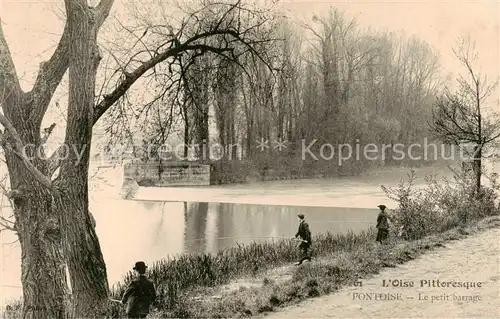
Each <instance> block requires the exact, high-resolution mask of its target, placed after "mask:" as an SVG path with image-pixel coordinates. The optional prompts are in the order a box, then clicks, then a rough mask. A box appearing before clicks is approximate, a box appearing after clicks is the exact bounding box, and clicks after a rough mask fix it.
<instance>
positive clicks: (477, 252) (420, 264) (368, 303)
mask: <svg viewBox="0 0 500 319" xmlns="http://www.w3.org/2000/svg"><path fill="white" fill-rule="evenodd" d="M499 238H500V228H494V229H490V230H487V231H485V232H483V233H480V234H476V235H474V236H471V237H469V238H466V239H463V240H459V241H455V242H448V243H446V246H445V247H439V248H436V249H435V250H434V251H433V252H430V253H427V254H425V255H423V256H422V257H420V258H418V259H416V260H414V261H410V262H408V263H407V264H405V265H404V266H400V267H397V268H395V269H386V270H383V271H381V272H380V273H379V274H378V275H376V276H373V277H371V278H367V279H365V280H363V281H362V287H355V286H351V287H347V288H344V289H341V290H339V291H338V292H337V293H335V294H333V295H328V296H325V297H321V298H317V299H312V300H310V301H307V302H304V303H302V304H300V305H297V306H293V307H289V308H285V309H280V310H279V311H278V312H276V313H273V314H270V315H268V316H266V318H268V319H281V318H283V319H285V318H331V317H332V314H335V316H338V317H342V318H417V317H419V318H480V317H482V318H486V317H488V318H500V299H499V296H500V295H499V293H500V288H499V284H498V283H499V280H500V271H499V261H500V260H499V258H500V249H499V242H498V239H499ZM391 278H392V279H401V280H404V281H405V282H414V283H415V284H416V285H418V284H419V283H420V281H421V280H432V279H439V280H440V281H456V282H481V283H482V285H481V287H480V288H475V289H474V288H473V289H465V288H440V287H427V286H425V287H422V288H416V289H412V288H409V289H408V288H394V287H382V285H381V284H382V281H383V280H386V281H387V280H388V279H391ZM380 293H383V294H387V293H391V294H393V295H394V294H401V297H402V298H401V299H402V300H383V301H382V300H374V299H372V300H368V298H367V297H366V296H367V294H371V295H375V294H380Z"/></svg>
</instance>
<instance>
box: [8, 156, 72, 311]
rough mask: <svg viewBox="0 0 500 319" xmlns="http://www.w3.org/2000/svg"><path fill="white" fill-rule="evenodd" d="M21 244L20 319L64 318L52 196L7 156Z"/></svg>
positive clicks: (60, 258)
mask: <svg viewBox="0 0 500 319" xmlns="http://www.w3.org/2000/svg"><path fill="white" fill-rule="evenodd" d="M6 160H7V166H8V169H9V176H11V177H10V180H11V185H12V189H13V190H16V191H15V192H13V193H12V194H11V196H12V198H13V202H14V207H13V209H14V214H15V215H16V229H17V234H18V237H19V242H20V244H21V251H22V255H21V282H22V286H23V318H40V319H45V318H64V317H65V311H66V309H67V305H68V300H67V297H68V291H67V283H66V272H65V261H64V258H63V254H62V249H61V232H60V227H59V223H58V221H57V217H56V215H55V214H54V211H53V205H52V197H51V195H50V194H49V193H48V191H47V190H46V189H45V188H44V187H43V186H42V185H40V184H39V183H38V182H36V181H34V180H33V178H32V176H30V173H29V172H27V171H26V168H25V167H24V165H23V164H22V163H21V162H20V160H19V159H18V158H16V157H15V156H13V155H12V154H9V153H6Z"/></svg>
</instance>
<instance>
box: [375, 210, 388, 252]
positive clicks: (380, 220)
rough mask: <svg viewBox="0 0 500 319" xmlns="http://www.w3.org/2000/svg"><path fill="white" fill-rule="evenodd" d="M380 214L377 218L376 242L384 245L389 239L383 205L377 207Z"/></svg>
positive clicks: (386, 217) (386, 216)
mask: <svg viewBox="0 0 500 319" xmlns="http://www.w3.org/2000/svg"><path fill="white" fill-rule="evenodd" d="M377 207H378V208H380V213H379V214H378V216H377V229H378V232H377V239H376V241H377V242H379V243H381V244H384V243H385V242H386V240H387V238H388V237H389V215H387V213H386V212H385V208H386V206H385V205H378V206H377Z"/></svg>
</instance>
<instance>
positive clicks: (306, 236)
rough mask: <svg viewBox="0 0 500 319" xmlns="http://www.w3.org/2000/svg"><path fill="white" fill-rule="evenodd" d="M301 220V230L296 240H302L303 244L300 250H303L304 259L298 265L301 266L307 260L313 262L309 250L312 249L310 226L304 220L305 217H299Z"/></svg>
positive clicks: (296, 235)
mask: <svg viewBox="0 0 500 319" xmlns="http://www.w3.org/2000/svg"><path fill="white" fill-rule="evenodd" d="M297 217H298V218H299V229H298V231H297V233H296V234H295V238H300V239H301V240H302V242H301V243H300V244H299V248H300V249H301V250H302V254H303V257H302V259H301V260H300V261H299V262H298V263H297V265H301V264H302V263H303V262H304V261H305V260H308V261H311V256H310V255H309V248H311V244H312V242H311V231H310V230H309V224H308V223H306V221H305V220H304V215H303V214H299V215H297Z"/></svg>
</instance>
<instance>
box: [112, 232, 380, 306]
mask: <svg viewBox="0 0 500 319" xmlns="http://www.w3.org/2000/svg"><path fill="white" fill-rule="evenodd" d="M374 235H375V233H374V230H373V229H369V230H366V231H362V232H360V233H358V234H354V233H353V232H348V233H347V234H345V235H343V234H332V233H325V234H319V235H317V236H315V238H314V250H313V252H312V253H313V256H328V255H332V254H334V253H338V252H340V251H351V250H353V249H355V248H357V247H359V246H360V245H362V244H366V243H369V242H373V238H374ZM299 257H300V251H299V250H298V249H297V245H296V243H294V242H293V241H291V240H289V241H287V240H281V241H273V242H260V243H252V244H249V245H238V246H236V247H233V248H229V249H226V250H223V251H220V252H218V253H217V254H214V255H210V254H198V255H195V254H189V255H187V254H186V255H180V256H178V257H175V258H170V259H165V260H161V261H158V262H156V263H154V264H152V265H151V266H150V267H149V268H148V276H149V278H150V279H151V280H152V281H153V283H154V284H155V286H156V290H157V294H158V297H157V301H156V305H155V306H156V307H157V308H158V309H159V310H160V311H162V310H172V309H178V308H179V306H180V305H181V304H182V302H183V300H184V299H185V298H187V295H189V294H190V293H192V292H193V291H194V290H196V289H198V288H203V287H215V286H218V285H223V284H227V283H229V282H230V281H231V280H232V279H235V278H238V277H243V276H254V275H257V274H259V273H262V272H263V271H264V270H267V269H270V268H273V267H277V266H281V265H283V264H287V263H291V262H294V261H297V259H298V258H299ZM131 279H132V274H127V275H126V277H125V278H124V281H123V283H121V284H118V285H115V286H114V287H113V289H112V295H113V296H114V298H120V297H121V296H122V294H123V292H124V290H125V288H126V286H127V284H128V283H129V282H130V280H131ZM111 307H112V308H117V307H120V306H119V305H115V306H111ZM116 311H118V308H117V309H114V310H112V311H111V312H113V313H115V312H116Z"/></svg>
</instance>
